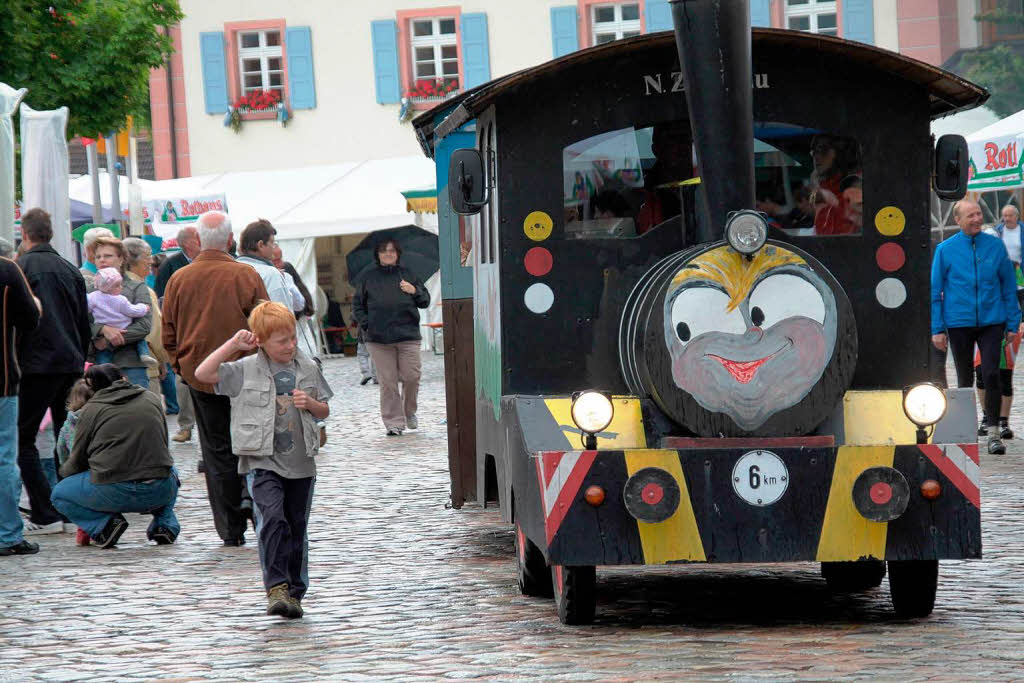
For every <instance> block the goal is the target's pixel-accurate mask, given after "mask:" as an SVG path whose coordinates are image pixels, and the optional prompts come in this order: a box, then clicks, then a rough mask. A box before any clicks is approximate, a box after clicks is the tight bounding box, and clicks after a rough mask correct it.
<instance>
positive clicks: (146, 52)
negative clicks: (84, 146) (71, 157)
mask: <svg viewBox="0 0 1024 683" xmlns="http://www.w3.org/2000/svg"><path fill="white" fill-rule="evenodd" d="M181 18H182V13H181V9H180V7H179V6H178V0H160V2H153V0H49V2H46V1H45V0H0V81H3V82H5V83H7V84H8V85H10V86H12V87H14V88H28V93H27V94H26V96H25V100H24V101H25V102H27V103H28V105H29V106H30V107H32V108H33V109H41V110H45V109H56V108H58V107H61V106H67V107H68V109H70V119H69V122H68V135H69V136H76V135H85V136H90V137H94V136H96V135H103V134H106V133H109V132H111V131H114V130H117V129H119V128H121V127H123V126H124V123H125V120H126V118H127V117H128V116H129V115H131V116H135V117H136V118H137V119H140V120H143V121H148V120H149V73H150V69H152V68H156V67H160V66H162V65H163V64H164V62H165V61H166V60H167V58H168V57H169V56H170V55H171V54H172V53H173V51H174V47H173V44H172V42H171V39H170V38H169V37H168V36H166V35H164V33H163V32H162V27H166V26H172V25H174V24H176V23H177V22H178V21H180V20H181Z"/></svg>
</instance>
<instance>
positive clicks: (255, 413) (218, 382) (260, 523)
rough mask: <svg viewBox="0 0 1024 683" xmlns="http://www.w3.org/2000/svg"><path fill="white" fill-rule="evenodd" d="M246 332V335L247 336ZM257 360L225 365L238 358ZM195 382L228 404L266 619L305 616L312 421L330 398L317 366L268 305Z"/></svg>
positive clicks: (289, 317) (287, 319)
mask: <svg viewBox="0 0 1024 683" xmlns="http://www.w3.org/2000/svg"><path fill="white" fill-rule="evenodd" d="M250 330H251V331H250ZM255 348H259V352H258V353H256V354H255V355H252V356H246V357H245V358H242V359H241V360H237V361H234V362H226V360H227V359H228V358H231V357H232V356H233V355H235V354H236V353H237V352H238V351H251V350H253V349H255ZM196 379H197V380H199V381H200V382H203V383H206V384H212V385H214V391H215V392H216V393H217V394H220V395H222V396H227V397H229V398H230V399H231V446H232V450H233V451H234V452H235V453H237V454H238V471H239V473H240V474H244V475H245V477H246V483H247V485H248V487H249V493H250V495H252V500H253V512H254V515H255V521H256V534H257V536H258V537H259V554H260V565H261V567H262V570H263V585H264V587H265V588H266V589H267V614H271V615H278V616H282V617H288V618H290V619H295V618H298V617H301V616H302V598H303V596H304V595H305V593H306V589H307V587H308V584H309V576H308V570H307V561H308V553H309V540H308V536H307V533H306V528H307V525H308V523H309V511H310V506H311V504H312V501H313V484H314V482H315V481H316V463H315V462H314V460H313V456H315V455H316V453H317V450H318V449H319V446H320V435H319V429H318V428H317V425H316V421H317V420H323V419H324V418H326V417H327V414H328V412H329V408H328V406H327V400H328V399H330V398H331V396H333V395H334V394H333V392H332V391H331V388H330V387H329V386H328V385H327V381H326V380H325V379H324V376H323V374H322V373H321V372H320V366H319V365H317V363H316V362H315V361H314V360H312V359H311V358H309V357H308V356H306V355H305V354H303V353H301V352H298V344H297V339H296V333H295V315H294V314H293V313H292V312H291V311H290V310H288V308H287V307H286V306H284V305H282V304H279V303H273V302H266V303H262V304H260V305H259V306H257V307H256V308H255V309H253V311H252V313H251V314H250V315H249V330H239V331H238V332H236V333H235V335H234V336H233V337H231V339H229V340H228V341H226V342H224V343H223V344H222V345H221V346H220V348H218V349H217V350H216V351H214V352H213V353H212V354H210V355H209V356H208V357H207V358H206V359H205V360H204V361H203V362H202V363H200V365H199V367H198V368H197V369H196Z"/></svg>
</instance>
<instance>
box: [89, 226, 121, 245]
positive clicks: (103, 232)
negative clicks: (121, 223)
mask: <svg viewBox="0 0 1024 683" xmlns="http://www.w3.org/2000/svg"><path fill="white" fill-rule="evenodd" d="M113 236H114V233H113V232H111V231H110V229H109V228H100V227H96V228H89V229H88V230H86V231H85V233H84V234H83V235H82V246H83V247H85V248H86V249H89V248H91V247H92V245H93V243H95V242H96V240H97V239H99V238H100V237H113Z"/></svg>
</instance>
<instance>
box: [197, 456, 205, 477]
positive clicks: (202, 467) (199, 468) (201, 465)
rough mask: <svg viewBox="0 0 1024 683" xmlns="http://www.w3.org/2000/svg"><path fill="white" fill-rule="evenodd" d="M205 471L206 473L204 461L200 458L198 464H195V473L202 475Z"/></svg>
mask: <svg viewBox="0 0 1024 683" xmlns="http://www.w3.org/2000/svg"><path fill="white" fill-rule="evenodd" d="M205 471H206V461H205V460H203V459H202V458H199V462H198V463H196V472H198V473H199V474H202V473H203V472H205Z"/></svg>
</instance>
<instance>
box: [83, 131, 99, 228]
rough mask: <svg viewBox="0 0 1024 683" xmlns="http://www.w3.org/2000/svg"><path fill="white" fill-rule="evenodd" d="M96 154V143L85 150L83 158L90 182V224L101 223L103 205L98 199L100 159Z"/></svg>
mask: <svg viewBox="0 0 1024 683" xmlns="http://www.w3.org/2000/svg"><path fill="white" fill-rule="evenodd" d="M99 156H100V155H99V153H97V152H96V143H95V142H93V143H92V144H91V145H89V146H88V147H86V148H85V158H86V159H88V161H89V179H90V180H91V181H92V182H91V183H90V184H91V185H92V222H93V223H102V222H103V203H102V200H101V199H100V159H99Z"/></svg>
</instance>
